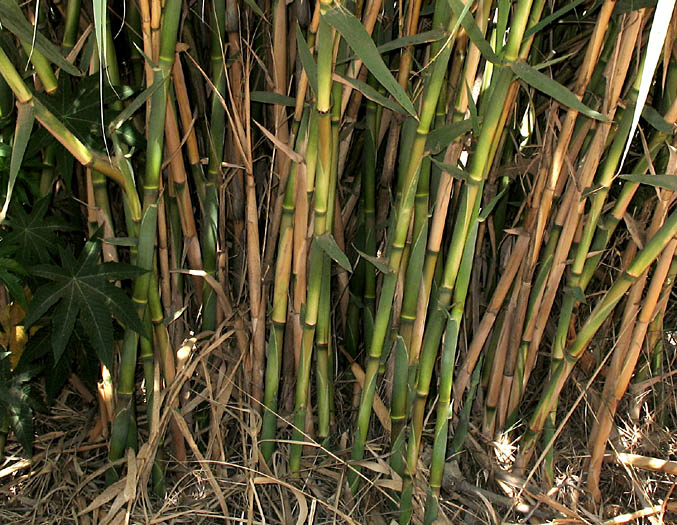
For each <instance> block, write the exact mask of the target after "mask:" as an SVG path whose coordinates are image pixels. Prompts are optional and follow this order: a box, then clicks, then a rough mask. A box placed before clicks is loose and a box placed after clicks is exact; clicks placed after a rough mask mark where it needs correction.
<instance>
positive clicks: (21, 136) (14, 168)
mask: <svg viewBox="0 0 677 525" xmlns="http://www.w3.org/2000/svg"><path fill="white" fill-rule="evenodd" d="M18 107H19V109H18V111H17V117H16V130H15V132H14V141H13V143H12V158H11V160H10V165H9V182H8V183H7V192H6V193H5V204H4V205H3V206H2V210H0V224H2V223H3V222H4V220H5V217H6V216H7V210H8V209H9V202H10V200H12V191H14V183H15V182H16V177H17V175H19V168H20V167H21V163H22V162H23V158H24V153H25V152H26V146H27V145H28V139H29V138H30V136H31V130H32V129H33V122H35V116H34V114H33V106H30V105H28V104H19V105H18Z"/></svg>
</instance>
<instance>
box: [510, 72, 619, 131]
mask: <svg viewBox="0 0 677 525" xmlns="http://www.w3.org/2000/svg"><path fill="white" fill-rule="evenodd" d="M510 69H512V71H513V73H515V75H516V76H517V77H518V78H521V79H522V80H523V81H524V82H526V83H527V84H529V85H530V86H532V87H534V88H536V89H538V90H539V91H542V92H543V93H545V94H546V95H549V96H551V97H552V98H554V99H555V100H557V101H558V102H561V103H562V104H564V105H565V106H567V107H570V108H571V109H575V110H576V111H578V112H580V113H582V114H584V115H585V116H587V117H590V118H593V119H595V120H600V121H602V122H609V119H608V118H607V117H605V116H604V115H602V114H601V113H599V112H597V111H595V110H594V109H592V108H589V107H588V106H586V105H585V104H583V102H581V101H580V100H578V97H577V96H576V95H574V94H573V93H572V92H571V91H570V90H569V89H567V88H566V87H564V86H563V85H562V84H560V83H559V82H557V81H555V80H553V79H552V78H550V77H549V76H547V75H544V74H543V73H541V72H540V71H537V70H535V69H534V68H532V67H531V66H529V65H528V64H526V63H524V62H513V63H511V64H510Z"/></svg>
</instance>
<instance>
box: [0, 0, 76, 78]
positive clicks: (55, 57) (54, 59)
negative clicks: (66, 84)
mask: <svg viewBox="0 0 677 525" xmlns="http://www.w3.org/2000/svg"><path fill="white" fill-rule="evenodd" d="M0 22H2V25H3V28H5V29H8V30H9V31H10V32H12V33H14V34H15V35H16V36H17V37H18V38H20V39H21V40H23V41H25V42H31V43H32V42H34V43H35V48H36V49H37V50H38V51H40V53H42V54H43V55H44V56H45V58H46V59H47V60H49V61H50V62H51V63H52V64H54V65H56V66H58V67H60V68H61V69H63V70H64V71H66V72H68V73H69V74H71V75H73V76H78V77H79V76H81V75H82V73H81V72H80V71H79V70H78V68H76V67H75V66H74V65H73V64H71V63H70V62H68V61H67V60H66V59H65V58H64V56H63V55H62V54H61V52H60V51H59V50H58V49H57V48H56V46H54V44H52V43H51V42H50V41H49V40H48V39H47V38H46V37H45V36H44V35H43V34H42V33H40V32H39V31H34V29H33V26H32V25H31V24H30V22H28V20H27V19H26V17H25V16H24V14H23V12H22V11H21V9H20V8H19V6H18V5H17V4H16V2H15V1H14V0H0ZM34 36H35V38H33V37H34Z"/></svg>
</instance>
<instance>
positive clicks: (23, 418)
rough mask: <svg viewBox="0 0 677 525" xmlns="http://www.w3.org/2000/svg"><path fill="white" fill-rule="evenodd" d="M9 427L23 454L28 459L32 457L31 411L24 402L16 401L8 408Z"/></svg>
mask: <svg viewBox="0 0 677 525" xmlns="http://www.w3.org/2000/svg"><path fill="white" fill-rule="evenodd" d="M9 426H10V427H11V428H12V430H13V431H14V436H15V437H16V439H17V441H18V442H19V443H21V446H22V447H23V449H24V452H26V454H27V455H28V456H29V457H30V456H32V455H33V411H32V410H31V407H30V406H28V404H27V403H26V402H25V401H24V400H20V399H17V400H16V402H15V404H14V405H12V406H10V407H9Z"/></svg>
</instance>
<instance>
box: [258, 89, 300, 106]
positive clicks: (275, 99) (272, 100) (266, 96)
mask: <svg viewBox="0 0 677 525" xmlns="http://www.w3.org/2000/svg"><path fill="white" fill-rule="evenodd" d="M249 99H250V100H251V101H252V102H260V103H261V104H277V105H278V106H288V107H291V108H293V107H294V106H296V99H295V98H294V97H288V96H286V95H280V94H279V93H273V92H272V91H252V92H251V93H249Z"/></svg>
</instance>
